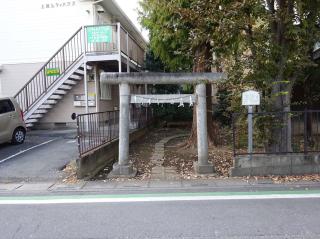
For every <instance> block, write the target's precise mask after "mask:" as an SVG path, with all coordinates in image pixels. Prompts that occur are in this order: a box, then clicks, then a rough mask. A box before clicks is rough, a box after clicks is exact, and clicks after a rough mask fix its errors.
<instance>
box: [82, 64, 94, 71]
mask: <svg viewBox="0 0 320 239" xmlns="http://www.w3.org/2000/svg"><path fill="white" fill-rule="evenodd" d="M79 69H81V70H83V65H82V66H80V67H79ZM92 69H93V66H91V65H88V64H87V70H89V71H91V70H92Z"/></svg>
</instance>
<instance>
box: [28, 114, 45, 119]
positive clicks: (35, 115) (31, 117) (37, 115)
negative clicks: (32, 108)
mask: <svg viewBox="0 0 320 239" xmlns="http://www.w3.org/2000/svg"><path fill="white" fill-rule="evenodd" d="M43 116H44V115H43V114H32V115H31V116H30V117H29V119H40V118H42V117H43Z"/></svg>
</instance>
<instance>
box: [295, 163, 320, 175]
mask: <svg viewBox="0 0 320 239" xmlns="http://www.w3.org/2000/svg"><path fill="white" fill-rule="evenodd" d="M318 173H319V165H292V169H291V174H293V175H303V174H318Z"/></svg>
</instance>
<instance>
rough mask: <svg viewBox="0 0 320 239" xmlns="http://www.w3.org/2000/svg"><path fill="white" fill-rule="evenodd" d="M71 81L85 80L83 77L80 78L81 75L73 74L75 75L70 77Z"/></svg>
mask: <svg viewBox="0 0 320 239" xmlns="http://www.w3.org/2000/svg"><path fill="white" fill-rule="evenodd" d="M69 79H70V80H77V81H79V80H82V79H83V76H79V75H76V74H73V75H71V76H69Z"/></svg>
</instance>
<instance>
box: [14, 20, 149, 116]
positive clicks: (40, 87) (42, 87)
mask: <svg viewBox="0 0 320 239" xmlns="http://www.w3.org/2000/svg"><path fill="white" fill-rule="evenodd" d="M105 26H109V27H111V39H110V42H95V41H88V39H87V38H88V35H87V34H88V29H89V28H93V27H105ZM117 26H118V25H117V24H110V25H98V26H84V27H81V28H79V29H78V30H77V31H76V32H75V33H74V34H73V35H72V36H71V37H70V38H69V39H68V40H67V41H66V43H65V44H64V45H63V46H62V47H61V48H60V49H59V50H58V51H57V52H56V53H55V54H54V55H53V56H52V57H51V58H50V59H49V60H48V61H47V62H46V63H45V64H44V65H43V66H42V67H41V69H40V70H39V71H37V72H36V74H35V75H34V76H32V77H31V79H30V80H29V81H28V82H27V83H26V84H25V85H24V86H23V87H22V88H21V90H20V91H19V92H18V93H17V94H16V95H15V98H16V100H17V102H18V103H19V105H20V107H21V109H22V110H23V112H24V113H26V112H28V111H29V109H31V108H32V107H33V106H34V105H35V104H36V103H37V102H38V101H39V100H40V99H41V97H42V96H43V95H45V94H46V92H47V91H48V90H49V89H50V88H52V87H53V85H54V84H55V83H56V82H58V81H59V80H60V79H61V78H62V77H63V76H64V75H65V74H66V73H68V71H69V70H70V68H71V67H72V66H74V64H76V63H77V62H78V61H79V60H80V59H81V57H82V56H83V55H84V54H93V53H94V54H101V53H105V54H106V53H107V54H109V53H114V52H116V53H118V42H120V48H121V50H122V52H123V53H124V54H126V55H128V56H129V57H130V59H132V60H133V61H135V62H137V63H138V64H139V65H143V62H144V50H143V49H142V48H141V47H140V45H139V44H138V43H137V42H136V41H135V40H134V39H133V38H132V37H131V36H130V35H129V34H128V32H127V31H126V30H125V29H123V28H122V27H121V26H120V25H119V26H120V29H121V32H124V35H123V34H120V41H118V33H117V32H118V27H117ZM127 39H128V44H127V42H126V41H127ZM122 45H123V46H122ZM127 46H128V47H127ZM132 47H134V48H136V49H131V48H132ZM135 52H136V53H135Z"/></svg>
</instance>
